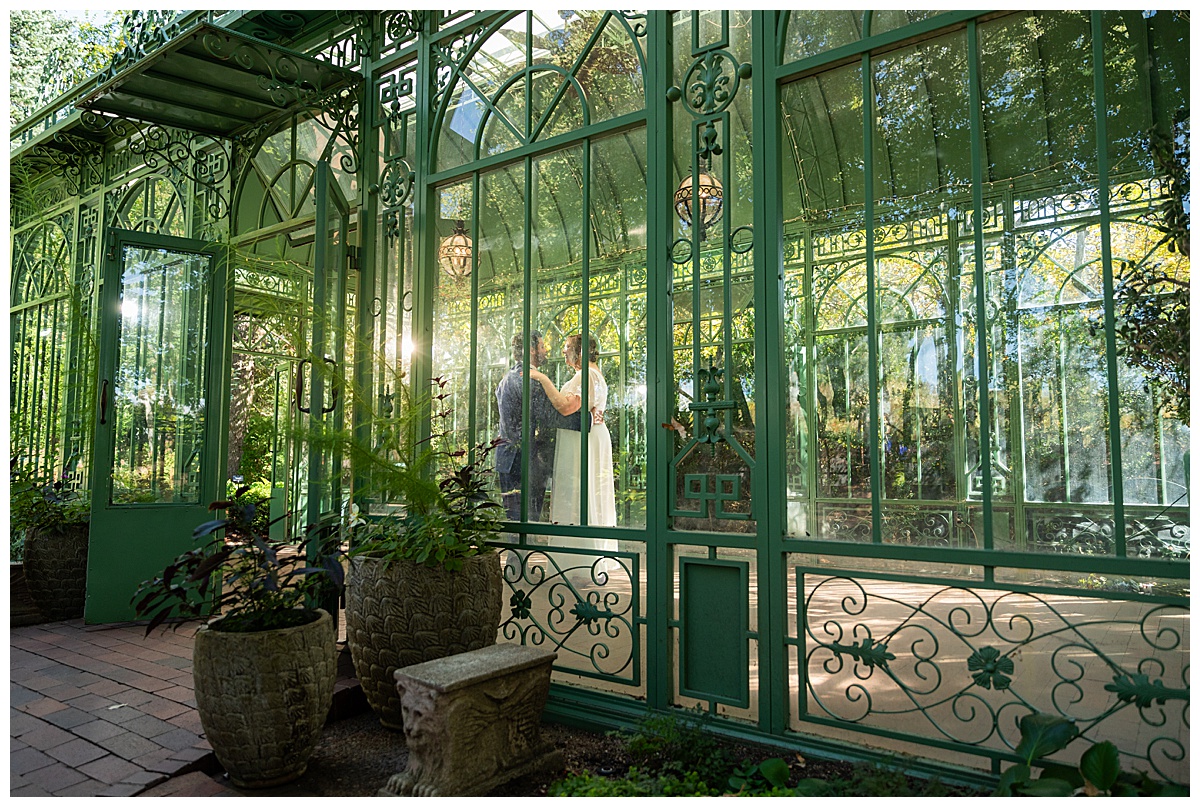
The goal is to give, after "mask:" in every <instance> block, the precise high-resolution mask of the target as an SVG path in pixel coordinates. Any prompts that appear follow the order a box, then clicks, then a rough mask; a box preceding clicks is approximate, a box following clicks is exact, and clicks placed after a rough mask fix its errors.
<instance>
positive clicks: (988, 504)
mask: <svg viewBox="0 0 1200 807" xmlns="http://www.w3.org/2000/svg"><path fill="white" fill-rule="evenodd" d="M967 83H968V85H969V87H968V89H969V95H970V101H969V103H970V109H971V209H972V216H973V217H974V219H975V221H974V227H973V228H972V230H973V233H972V235H973V236H974V240H975V278H974V282H975V357H976V362H977V366H978V368H979V372H978V374H977V376H976V377H977V381H978V385H979V398H978V408H979V469H980V471H981V472H982V474H983V486H982V487H983V489H982V490H981V491H980V497H981V501H982V503H983V548H984V549H988V550H990V549H992V540H993V538H992V431H991V429H992V426H991V400H990V397H991V390H990V388H989V387H990V384H991V381H990V368H989V366H988V360H987V358H988V340H987V289H986V286H985V282H986V280H987V272H986V271H985V267H984V260H985V254H984V247H983V183H984V171H983V100H982V99H983V87H982V84H981V79H980V71H979V31H978V26H977V23H976V22H975V20H970V21H968V22H967ZM992 573H993V567H991V566H986V567H984V577H985V579H987V580H991V577H992Z"/></svg>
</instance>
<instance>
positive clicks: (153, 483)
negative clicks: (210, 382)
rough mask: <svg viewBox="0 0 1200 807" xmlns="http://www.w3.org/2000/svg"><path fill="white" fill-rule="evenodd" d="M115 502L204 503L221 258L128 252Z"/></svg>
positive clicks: (116, 410)
mask: <svg viewBox="0 0 1200 807" xmlns="http://www.w3.org/2000/svg"><path fill="white" fill-rule="evenodd" d="M122 261H123V267H124V268H123V271H122V274H121V281H120V282H121V295H120V300H121V316H120V317H119V319H118V325H117V328H118V332H117V367H116V373H115V375H114V377H113V385H112V393H111V397H110V398H109V412H108V417H110V418H112V421H111V422H112V423H113V424H114V435H115V437H114V446H113V467H112V499H111V501H112V503H113V504H134V503H137V504H162V503H196V502H198V501H199V498H200V480H201V467H202V462H203V461H204V457H203V450H204V431H205V422H206V418H207V399H206V390H205V388H204V383H205V376H206V373H205V368H206V362H207V358H208V317H209V310H208V309H209V305H208V303H209V280H210V277H211V272H212V258H211V257H210V256H208V255H198V254H194V253H184V252H173V251H170V250H165V249H153V248H146V247H125V248H124V250H123V252H122Z"/></svg>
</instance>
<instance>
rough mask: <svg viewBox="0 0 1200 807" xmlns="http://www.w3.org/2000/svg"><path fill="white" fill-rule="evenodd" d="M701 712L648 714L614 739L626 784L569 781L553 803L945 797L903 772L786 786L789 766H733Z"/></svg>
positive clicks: (865, 772) (939, 788)
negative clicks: (624, 759)
mask: <svg viewBox="0 0 1200 807" xmlns="http://www.w3.org/2000/svg"><path fill="white" fill-rule="evenodd" d="M706 719H707V714H706V713H704V712H703V711H702V710H700V709H697V710H696V711H683V712H679V711H677V712H673V713H670V714H653V713H651V714H648V715H646V716H645V717H643V718H642V719H641V720H639V721H638V722H637V724H636V726H635V727H634V728H632V729H628V730H626V731H620V732H612V733H611V735H610V736H614V737H618V738H620V739H621V740H622V741H623V743H624V751H625V753H626V754H627V755H629V756H630V757H631V758H632V759H633V761H634V762H635V764H634V765H633V766H631V767H630V769H629V772H628V773H627V774H626V776H625V778H623V779H608V778H605V777H602V776H597V775H593V774H591V773H586V772H585V773H580V774H572V775H571V776H568V777H567V778H566V779H564V780H563V781H561V782H558V783H556V784H555V785H553V786H552V787H551V788H550V795H552V796H705V795H708V796H720V795H730V796H784V797H795V796H931V797H936V796H945V795H948V793H949V791H948V790H947V788H946V787H945V786H944V785H942V784H941V783H940V782H938V781H937V780H933V781H928V782H927V781H924V780H916V779H910V778H909V777H908V776H906V775H905V774H904V773H903V772H902V771H901V769H900V766H891V767H884V766H876V765H866V764H860V765H855V766H854V768H853V769H852V772H851V774H850V776H848V777H846V778H844V779H838V780H824V779H816V778H806V779H801V780H800V781H798V782H796V783H795V784H794V785H791V786H789V785H788V781H789V780H790V779H791V776H792V771H791V768H790V767H789V765H788V763H787V761H786V760H784V759H782V758H779V757H771V758H769V759H764V760H761V761H750V762H747V763H745V764H743V765H737V763H736V762H735V761H734V758H733V757H732V755H731V754H730V752H729V751H727V750H726V749H725V748H723V747H721V746H720V745H719V744H718V742H717V740H716V738H715V737H713V735H712V734H710V733H709V732H707V731H705V728H704V726H705V721H706Z"/></svg>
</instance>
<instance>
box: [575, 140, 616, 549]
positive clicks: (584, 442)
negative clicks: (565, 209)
mask: <svg viewBox="0 0 1200 807" xmlns="http://www.w3.org/2000/svg"><path fill="white" fill-rule="evenodd" d="M591 150H592V146H591V141H590V140H589V139H588V138H586V137H585V138H584V139H583V248H582V255H581V258H582V260H583V265H582V271H583V275H582V282H583V303H582V304H583V311H582V316H581V317H580V320H581V321H580V327H579V333H580V340H581V341H580V343H579V365H580V368H581V371H582V373H583V375H582V376H581V377H580V379H579V380H580V381H581V382H582V386H581V388H580V390H579V394H580V400H579V446H580V448H579V519H578V521H579V523H580V524H581V525H583V526H585V527H586V526H587V525H588V521H589V519H588V484H587V480H588V478H589V477H588V445H589V442H590V437H591V429H592V412H591V407H590V406H588V404H589V403H590V402H591V386H592V385H591V376H592V369H591V367H592V366H591V361H590V359H589V356H590V355H591V350H589V345H590V344H591V339H592V337H591V334H590V333H589V331H588V328H589V327H590V325H591V322H590V319H589V315H590V314H591V305H592V301H591V273H590V269H591V267H590V266H589V265H588V259H589V258H590V257H591V255H590V249H589V247H590V245H591V237H590V233H589V232H588V205H589V204H590V203H591V193H590V189H591V185H592V182H591ZM596 344H597V347H599V342H597V343H596ZM585 418H586V420H585ZM610 471H611V469H610Z"/></svg>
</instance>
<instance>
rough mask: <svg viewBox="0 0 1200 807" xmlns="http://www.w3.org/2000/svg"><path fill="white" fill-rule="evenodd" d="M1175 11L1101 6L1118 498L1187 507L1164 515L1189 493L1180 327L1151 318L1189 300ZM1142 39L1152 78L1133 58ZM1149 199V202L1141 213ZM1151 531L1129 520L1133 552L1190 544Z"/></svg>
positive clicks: (1182, 313) (1178, 314)
mask: <svg viewBox="0 0 1200 807" xmlns="http://www.w3.org/2000/svg"><path fill="white" fill-rule="evenodd" d="M1173 16H1174V15H1172V14H1153V15H1152V16H1150V17H1149V18H1147V17H1146V16H1144V15H1143V14H1142V13H1141V12H1118V11H1106V12H1104V23H1105V26H1104V27H1105V42H1104V53H1105V56H1104V63H1105V73H1104V75H1105V82H1106V83H1105V99H1106V101H1107V103H1108V106H1109V109H1110V113H1109V115H1108V119H1107V120H1108V156H1109V165H1110V171H1112V172H1113V173H1114V175H1115V176H1114V177H1113V185H1114V186H1115V191H1114V193H1113V194H1112V205H1113V208H1114V213H1113V222H1112V224H1111V226H1110V228H1109V233H1110V236H1111V240H1112V256H1113V264H1112V268H1113V274H1114V282H1115V285H1116V289H1115V300H1114V302H1115V311H1114V314H1115V316H1116V317H1117V318H1118V320H1119V322H1120V323H1123V324H1125V327H1119V328H1118V331H1117V339H1116V347H1117V351H1118V355H1119V358H1118V362H1117V371H1118V382H1117V383H1118V387H1119V389H1120V396H1119V398H1118V400H1119V402H1120V407H1121V420H1120V425H1121V471H1122V478H1123V482H1124V487H1123V493H1124V501H1125V503H1126V504H1127V505H1138V504H1145V505H1161V506H1162V507H1156V508H1154V509H1153V510H1152V511H1150V512H1151V513H1152V514H1161V515H1163V516H1164V517H1165V518H1166V520H1168V521H1176V520H1180V519H1182V518H1183V516H1184V514H1183V513H1182V512H1181V511H1177V512H1175V513H1171V514H1170V516H1167V515H1166V510H1165V508H1167V507H1183V506H1186V504H1187V502H1188V489H1187V488H1188V476H1187V472H1186V469H1185V468H1184V462H1183V458H1184V456H1186V452H1187V447H1188V439H1189V432H1190V430H1189V427H1188V425H1187V417H1186V415H1184V413H1182V412H1181V411H1180V407H1179V403H1180V402H1181V401H1185V400H1186V397H1187V390H1188V384H1187V378H1188V374H1189V372H1190V368H1189V367H1188V364H1187V357H1188V353H1187V349H1186V348H1185V347H1184V342H1183V340H1185V339H1187V338H1188V334H1187V333H1185V332H1184V331H1183V330H1182V329H1180V328H1174V327H1170V326H1167V327H1163V326H1162V325H1159V326H1157V327H1155V326H1153V325H1150V323H1154V322H1161V323H1167V322H1182V321H1186V318H1187V317H1188V306H1189V302H1188V292H1189V283H1190V275H1191V261H1190V257H1189V255H1188V254H1187V250H1186V248H1185V246H1184V245H1185V244H1186V243H1187V241H1188V239H1189V234H1188V231H1187V226H1188V212H1187V211H1188V201H1187V196H1186V194H1187V193H1188V191H1187V182H1186V179H1184V177H1186V176H1187V170H1188V169H1187V168H1186V166H1187V164H1188V156H1187V152H1188V147H1189V146H1190V118H1189V116H1188V114H1187V112H1186V110H1187V109H1188V101H1187V90H1188V79H1187V75H1186V73H1180V74H1176V69H1177V65H1178V62H1176V59H1178V58H1183V59H1185V62H1184V63H1186V57H1185V56H1181V54H1180V53H1179V49H1180V48H1181V47H1186V45H1187V38H1188V31H1189V27H1188V25H1187V24H1178V21H1177V20H1176V23H1177V24H1176V25H1174V26H1172V27H1170V28H1167V29H1164V28H1163V27H1162V26H1161V25H1160V21H1161V22H1170V18H1171V17H1173ZM1151 49H1153V50H1154V51H1155V59H1154V65H1155V68H1156V75H1155V76H1154V79H1153V80H1151V77H1150V75H1149V74H1148V73H1147V71H1145V70H1144V69H1142V67H1141V66H1140V60H1141V59H1144V58H1145V54H1147V53H1149V52H1150V50H1151ZM1173 51H1174V52H1173ZM1156 92H1158V93H1159V97H1158V98H1155V93H1156ZM1158 104H1161V106H1159V105H1158ZM1181 180H1183V181H1181ZM1147 203H1148V204H1149V207H1150V210H1149V211H1148V212H1143V211H1142V210H1141V208H1142V206H1143V205H1145V204H1147ZM1128 520H1129V519H1128V517H1127V521H1128ZM1184 530H1185V531H1186V528H1184ZM1159 532H1160V531H1159V530H1158V529H1156V527H1155V526H1154V525H1153V524H1150V525H1147V524H1143V523H1141V522H1140V521H1139V522H1138V523H1136V524H1134V525H1132V526H1131V528H1130V529H1129V530H1128V533H1129V535H1128V537H1129V541H1130V551H1131V552H1133V551H1135V549H1136V551H1137V552H1138V553H1140V554H1148V555H1151V556H1168V557H1170V556H1175V555H1177V554H1179V553H1180V551H1181V550H1182V549H1183V547H1185V546H1187V543H1186V538H1184V535H1183V534H1182V533H1181V534H1179V535H1177V536H1176V539H1181V538H1183V539H1184V540H1183V541H1179V540H1175V541H1172V539H1171V538H1170V537H1168V538H1167V540H1165V541H1164V540H1163V537H1162V536H1161V535H1160V534H1159ZM1135 545H1136V546H1135Z"/></svg>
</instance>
